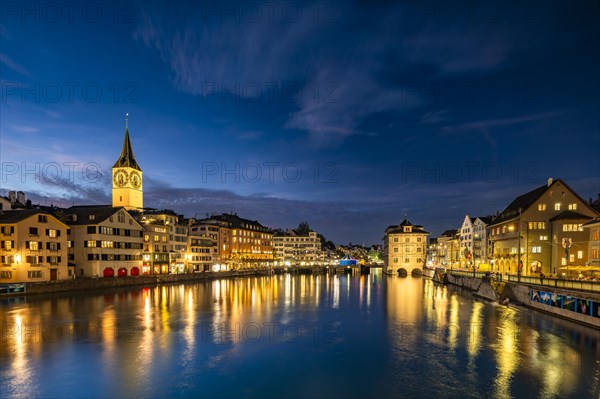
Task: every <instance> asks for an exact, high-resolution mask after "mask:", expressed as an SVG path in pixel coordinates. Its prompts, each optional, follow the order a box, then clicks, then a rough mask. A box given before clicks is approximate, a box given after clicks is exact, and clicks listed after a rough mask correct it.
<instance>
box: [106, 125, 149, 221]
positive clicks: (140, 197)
mask: <svg viewBox="0 0 600 399" xmlns="http://www.w3.org/2000/svg"><path fill="white" fill-rule="evenodd" d="M112 206H114V207H119V206H123V207H125V209H127V210H141V209H142V208H143V207H144V193H143V184H142V169H141V168H140V166H139V165H138V163H137V161H136V160H135V157H134V155H133V148H132V147H131V141H130V139H129V126H128V124H127V123H126V126H125V139H124V140H123V148H122V149H121V155H120V156H119V159H118V160H117V162H115V164H114V165H113V168H112Z"/></svg>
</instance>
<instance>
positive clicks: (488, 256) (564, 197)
mask: <svg viewBox="0 0 600 399" xmlns="http://www.w3.org/2000/svg"><path fill="white" fill-rule="evenodd" d="M599 211H600V198H598V199H597V200H596V201H592V200H591V199H590V200H589V201H585V200H584V199H582V198H581V197H580V196H579V195H578V194H577V193H576V192H575V191H574V190H573V189H571V188H570V187H569V186H568V185H567V184H566V183H565V182H564V181H562V180H561V179H556V180H553V179H548V182H547V184H544V185H543V186H540V187H537V188H535V189H534V190H531V191H529V192H527V193H524V194H522V195H519V196H518V197H516V198H515V199H514V200H513V201H512V202H511V203H510V204H509V205H508V206H507V207H506V208H505V209H504V210H503V211H502V212H497V213H496V214H495V215H493V216H486V217H471V216H469V215H467V216H466V217H465V219H464V221H463V224H462V226H461V228H460V229H457V230H447V231H445V232H444V233H443V234H442V235H441V236H440V237H437V238H436V239H435V240H431V242H430V243H429V246H428V262H429V263H430V264H432V265H443V266H446V267H454V268H461V267H462V268H475V269H479V270H491V271H496V272H501V273H517V274H519V273H520V274H522V275H539V274H541V273H543V274H544V275H563V274H565V275H566V274H569V275H573V274H577V275H578V274H580V273H581V274H583V275H588V276H589V275H592V274H594V273H598V272H600V267H599V266H600V257H599V251H600V242H599V235H600V232H599V230H600V222H599V217H600V212H599Z"/></svg>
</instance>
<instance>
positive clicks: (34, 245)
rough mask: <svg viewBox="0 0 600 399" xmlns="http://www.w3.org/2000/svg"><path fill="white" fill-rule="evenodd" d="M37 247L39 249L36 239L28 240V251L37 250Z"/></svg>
mask: <svg viewBox="0 0 600 399" xmlns="http://www.w3.org/2000/svg"><path fill="white" fill-rule="evenodd" d="M38 249H40V247H39V244H38V242H37V241H29V250H30V251H37V250H38Z"/></svg>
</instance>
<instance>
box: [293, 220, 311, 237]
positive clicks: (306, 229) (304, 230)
mask: <svg viewBox="0 0 600 399" xmlns="http://www.w3.org/2000/svg"><path fill="white" fill-rule="evenodd" d="M311 231H312V229H311V228H310V226H309V225H308V222H302V223H300V224H299V225H298V228H297V229H296V234H298V235H299V236H307V235H308V233H310V232H311Z"/></svg>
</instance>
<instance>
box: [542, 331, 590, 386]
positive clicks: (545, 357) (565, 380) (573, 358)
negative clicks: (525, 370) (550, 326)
mask: <svg viewBox="0 0 600 399" xmlns="http://www.w3.org/2000/svg"><path fill="white" fill-rule="evenodd" d="M546 339H547V344H546V345H545V346H546V352H545V353H542V354H541V357H540V358H541V362H540V364H539V365H540V369H539V375H540V376H541V377H542V392H541V395H540V396H541V397H543V398H548V397H561V396H562V397H565V396H570V395H569V394H570V393H571V392H572V391H573V390H574V389H575V388H576V384H577V380H578V379H579V373H580V371H581V357H580V355H579V353H578V352H576V351H575V350H573V348H571V347H569V346H567V345H564V344H563V343H562V342H561V341H560V339H559V338H558V337H557V336H556V335H554V334H550V335H549V336H548V337H547V338H546Z"/></svg>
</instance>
